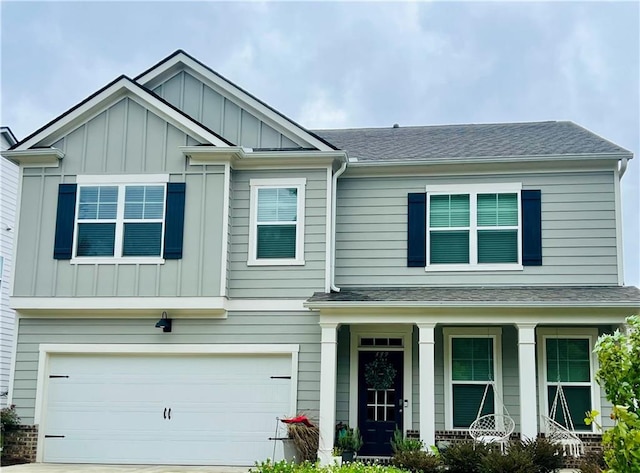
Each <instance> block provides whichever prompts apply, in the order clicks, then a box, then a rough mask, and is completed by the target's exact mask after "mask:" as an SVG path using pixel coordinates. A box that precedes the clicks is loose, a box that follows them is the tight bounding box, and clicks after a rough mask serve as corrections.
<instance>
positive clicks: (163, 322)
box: [156, 311, 171, 332]
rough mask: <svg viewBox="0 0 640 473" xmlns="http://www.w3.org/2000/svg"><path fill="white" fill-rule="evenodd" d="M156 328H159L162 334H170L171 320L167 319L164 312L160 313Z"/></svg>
mask: <svg viewBox="0 0 640 473" xmlns="http://www.w3.org/2000/svg"><path fill="white" fill-rule="evenodd" d="M156 328H161V329H162V331H163V332H171V319H169V318H167V312H166V311H164V312H163V313H162V317H160V320H158V321H157V322H156Z"/></svg>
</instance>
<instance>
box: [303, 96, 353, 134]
mask: <svg viewBox="0 0 640 473" xmlns="http://www.w3.org/2000/svg"><path fill="white" fill-rule="evenodd" d="M310 95H311V97H310V98H309V99H308V100H307V101H306V102H305V103H303V104H302V106H301V107H300V112H299V116H300V120H299V122H300V123H302V124H303V125H304V126H305V127H306V128H310V129H317V128H341V127H345V126H346V125H347V123H348V121H349V114H348V112H347V110H345V109H343V108H341V107H340V106H338V105H336V104H335V103H334V102H333V101H332V100H331V98H330V97H329V94H328V93H327V91H326V90H322V89H316V90H314V91H312V92H311V94H310Z"/></svg>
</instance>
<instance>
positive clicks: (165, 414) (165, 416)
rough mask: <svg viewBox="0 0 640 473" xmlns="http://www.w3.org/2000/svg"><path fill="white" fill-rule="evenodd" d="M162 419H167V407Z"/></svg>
mask: <svg viewBox="0 0 640 473" xmlns="http://www.w3.org/2000/svg"><path fill="white" fill-rule="evenodd" d="M162 417H163V418H165V419H166V418H167V408H166V407H165V408H164V414H162Z"/></svg>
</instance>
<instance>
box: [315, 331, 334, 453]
mask: <svg viewBox="0 0 640 473" xmlns="http://www.w3.org/2000/svg"><path fill="white" fill-rule="evenodd" d="M320 328H321V329H322V339H321V346H320V413H319V415H318V418H319V423H320V426H319V427H320V444H319V447H318V458H319V459H320V464H321V465H330V464H331V456H332V455H331V451H332V450H333V437H334V433H335V425H336V372H337V369H336V362H337V351H336V348H337V342H338V336H337V335H338V333H337V328H338V324H324V323H322V324H320Z"/></svg>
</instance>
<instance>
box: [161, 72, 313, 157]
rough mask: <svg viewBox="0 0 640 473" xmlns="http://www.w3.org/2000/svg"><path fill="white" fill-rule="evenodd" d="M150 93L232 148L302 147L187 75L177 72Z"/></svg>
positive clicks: (220, 91)
mask: <svg viewBox="0 0 640 473" xmlns="http://www.w3.org/2000/svg"><path fill="white" fill-rule="evenodd" d="M153 91H154V92H155V93H156V94H158V95H160V96H161V97H162V98H164V99H165V100H166V101H167V102H169V103H170V104H171V105H173V106H175V107H177V108H179V109H180V110H182V111H184V112H186V113H187V114H189V116H191V117H193V118H195V119H196V120H197V121H199V122H200V123H202V124H203V125H204V126H206V127H208V128H209V129H210V130H213V131H214V132H216V133H218V134H219V135H221V136H223V137H224V138H226V139H227V140H229V141H231V142H232V143H234V144H237V145H240V146H244V147H246V148H292V147H293V148H297V147H299V146H301V145H303V143H300V144H299V143H295V142H294V141H292V140H291V139H290V138H287V137H286V136H284V135H283V134H282V133H280V132H278V131H276V130H275V129H274V128H272V127H271V126H269V125H267V124H266V123H265V122H263V121H261V120H260V119H258V118H257V117H256V116H255V115H253V114H252V113H250V112H249V111H247V110H244V109H242V108H241V107H240V106H238V105H237V104H236V103H235V102H234V101H233V100H231V97H229V96H227V95H223V91H222V90H221V89H220V90H214V89H212V88H211V87H209V86H208V85H206V84H204V83H203V82H201V81H200V80H198V79H197V78H195V77H194V76H192V75H191V74H189V73H188V72H185V71H181V72H179V73H178V74H176V75H174V76H173V77H171V78H170V79H168V80H166V81H165V82H163V83H162V84H160V85H158V86H157V87H156V88H155V89H154V90H153ZM292 138H293V137H292Z"/></svg>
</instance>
